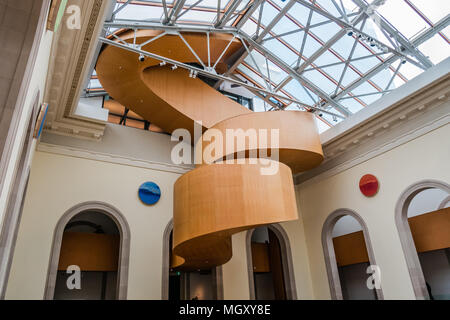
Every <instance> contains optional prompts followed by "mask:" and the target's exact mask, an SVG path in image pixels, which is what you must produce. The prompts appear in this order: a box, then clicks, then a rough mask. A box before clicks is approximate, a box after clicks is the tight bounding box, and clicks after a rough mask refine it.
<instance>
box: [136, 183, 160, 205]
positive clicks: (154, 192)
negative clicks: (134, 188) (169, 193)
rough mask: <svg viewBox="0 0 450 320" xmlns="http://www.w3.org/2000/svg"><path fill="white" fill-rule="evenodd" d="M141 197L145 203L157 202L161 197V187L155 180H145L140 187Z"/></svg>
mask: <svg viewBox="0 0 450 320" xmlns="http://www.w3.org/2000/svg"><path fill="white" fill-rule="evenodd" d="M139 198H140V199H141V201H142V202H143V203H145V204H155V203H157V202H158V201H159V198H161V189H159V187H158V185H157V184H156V183H154V182H145V183H143V184H141V186H140V187H139Z"/></svg>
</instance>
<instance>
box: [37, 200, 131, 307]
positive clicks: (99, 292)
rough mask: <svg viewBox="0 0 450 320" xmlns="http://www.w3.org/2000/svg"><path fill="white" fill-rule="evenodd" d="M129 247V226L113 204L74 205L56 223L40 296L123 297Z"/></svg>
mask: <svg viewBox="0 0 450 320" xmlns="http://www.w3.org/2000/svg"><path fill="white" fill-rule="evenodd" d="M129 251H130V231H129V227H128V225H127V223H126V221H125V219H124V218H123V216H122V215H121V214H120V213H119V212H118V211H117V210H116V209H115V208H114V207H112V206H110V205H107V204H104V203H99V202H91V203H84V204H80V205H78V206H75V207H74V208H72V209H70V210H69V211H68V212H66V213H65V214H64V215H63V217H62V218H61V219H60V220H59V222H58V224H57V227H56V230H55V235H54V240H53V249H52V254H51V259H50V266H49V273H48V277H47V287H46V291H45V297H44V298H45V299H55V300H71V299H83V300H84V299H86V300H113V299H126V294H127V281H128V259H129ZM75 270H76V271H75ZM78 271H79V272H78ZM76 273H78V274H79V276H78V275H76ZM76 277H78V279H79V286H75V288H74V287H73V286H71V285H70V284H72V285H73V284H74V283H76V280H74V279H77V278H76ZM69 283H70V284H69Z"/></svg>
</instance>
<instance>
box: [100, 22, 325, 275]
mask: <svg viewBox="0 0 450 320" xmlns="http://www.w3.org/2000/svg"><path fill="white" fill-rule="evenodd" d="M160 33H161V32H160V31H154V30H140V31H138V32H137V34H136V43H137V44H142V43H144V42H146V41H148V40H150V39H153V38H154V37H156V36H158V35H159V34H160ZM120 37H121V38H122V39H125V41H127V42H130V43H131V42H133V41H134V32H131V31H128V32H125V33H123V34H121V36H120ZM183 37H184V38H185V39H186V41H187V42H188V43H189V44H190V46H191V47H192V48H193V50H194V51H195V52H196V53H197V55H198V57H199V58H200V59H202V61H207V60H208V58H207V51H206V37H205V36H204V35H203V34H197V33H183ZM230 40H232V39H231V37H230V36H229V35H225V34H212V35H210V47H211V63H215V62H216V60H217V59H218V57H219V56H220V54H221V53H222V51H223V50H224V48H225V47H226V46H227V45H228V43H229V42H230ZM240 47H241V45H240V43H239V42H238V40H233V41H232V42H231V45H230V46H229V49H228V50H227V52H226V54H225V55H223V57H222V58H221V60H220V61H217V68H216V69H217V71H218V72H224V71H226V63H225V61H226V60H227V59H228V58H229V57H230V56H231V55H233V54H234V53H235V52H236V51H237V50H239V49H240ZM174 48H176V50H174ZM142 49H143V50H146V51H149V52H152V53H155V54H158V55H162V56H165V57H168V58H171V59H174V60H178V61H182V62H185V63H195V62H197V58H196V57H195V56H194V55H193V54H192V52H191V51H190V50H189V49H188V48H187V46H186V45H185V44H184V42H183V41H182V40H181V39H180V38H179V37H178V36H175V35H173V36H171V35H166V36H163V37H161V38H158V39H156V40H154V41H152V42H150V43H148V44H146V45H145V46H143V48H142ZM96 70H97V75H98V78H99V80H100V82H101V83H102V85H103V87H104V88H105V90H106V91H107V92H108V93H109V94H110V95H111V96H112V97H113V98H114V99H115V100H117V101H119V102H120V103H121V104H123V105H125V106H127V107H128V108H130V109H131V110H133V111H134V112H136V113H138V114H139V115H141V116H142V117H143V118H145V119H147V120H149V121H151V122H152V123H154V124H155V125H157V126H159V127H160V128H162V129H164V130H165V131H166V132H169V133H171V132H173V131H174V130H176V129H179V128H185V129H187V130H189V131H190V132H191V134H192V135H193V133H194V121H197V122H199V121H201V122H202V126H203V132H204V137H208V136H211V135H213V134H214V133H221V134H222V135H223V136H226V132H227V129H233V130H239V129H242V131H243V132H247V133H248V132H251V131H252V130H254V131H255V132H256V140H257V141H258V142H259V141H262V140H264V139H263V135H262V134H260V132H262V131H264V130H266V132H269V133H268V134H269V136H270V132H271V130H277V131H278V133H279V134H278V137H279V139H278V145H276V146H273V145H270V144H269V145H268V146H267V145H264V144H262V145H261V144H258V145H257V146H256V147H255V146H254V145H253V144H251V143H250V142H249V141H250V140H249V141H246V140H243V141H244V143H243V144H240V145H239V144H237V145H236V148H235V149H233V150H232V151H230V150H228V149H226V148H220V149H217V148H216V149H215V152H214V153H213V154H212V155H211V157H210V159H209V160H210V161H202V162H201V165H199V166H198V167H197V168H196V169H194V170H192V171H191V172H188V173H186V174H185V175H183V176H181V177H180V178H179V179H178V180H177V181H176V183H175V188H174V219H173V221H174V228H173V252H174V253H175V254H176V255H177V256H179V257H180V258H178V259H174V261H175V266H179V267H181V268H183V269H202V268H210V267H212V266H217V265H221V264H223V263H225V262H227V261H228V260H229V259H231V257H232V245H231V236H232V235H233V234H235V233H237V232H240V231H243V230H246V229H250V228H254V227H256V226H260V225H266V224H271V223H277V222H282V221H289V220H295V219H297V218H298V213H297V206H296V199H295V193H294V186H293V179H292V172H295V173H296V172H301V171H304V170H308V169H310V168H313V167H315V166H317V165H319V164H320V162H321V161H322V160H323V153H322V147H321V144H320V140H319V136H318V133H317V128H316V125H315V122H314V117H313V115H312V114H310V113H306V112H300V111H277V112H267V113H253V112H251V111H249V110H248V109H246V108H245V107H243V106H241V105H240V104H238V103H236V102H234V101H232V100H231V99H228V98H227V97H225V96H224V95H222V94H221V93H219V92H217V91H216V90H214V89H213V88H211V87H210V86H208V85H207V84H205V83H204V82H203V81H201V80H200V79H193V78H190V77H189V76H188V71H187V70H183V69H181V68H178V69H176V70H172V68H170V66H160V64H159V61H157V60H154V59H150V58H146V60H145V61H144V62H140V61H139V59H138V55H137V54H136V53H133V52H129V51H126V50H123V49H120V48H117V47H115V46H106V47H105V48H103V51H102V52H101V54H100V56H99V59H98V62H97V67H96ZM249 130H250V131H249ZM260 130H262V131H260ZM212 141H213V140H210V141H203V139H202V141H200V142H199V143H197V145H196V148H197V149H199V148H203V149H208V146H209V149H211V146H210V143H212ZM245 141H246V142H245ZM268 142H269V143H270V142H272V141H270V137H269V140H268ZM274 154H278V155H279V157H278V158H276V159H275V160H274V159H273V155H274ZM268 155H270V157H269V158H270V159H272V160H267V159H265V161H264V162H261V161H259V160H260V157H261V158H266V157H268ZM230 156H232V157H234V158H241V159H240V162H238V163H233V164H226V163H221V162H223V161H224V160H225V159H229V158H230ZM251 157H255V158H251ZM278 161H279V162H278ZM241 162H244V163H241ZM267 166H272V167H276V168H277V170H276V171H275V172H274V173H273V174H270V175H264V174H261V172H262V171H261V169H263V168H265V167H267Z"/></svg>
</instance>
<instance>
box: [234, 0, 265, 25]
mask: <svg viewBox="0 0 450 320" xmlns="http://www.w3.org/2000/svg"><path fill="white" fill-rule="evenodd" d="M263 1H264V0H254V1H253V3H252V5H251V6H250V8H248V9H247V12H245V14H244V15H243V16H242V18H241V19H239V21H238V23H237V24H236V29H240V28H241V27H242V26H243V25H244V24H245V23H246V22H247V20H248V19H249V18H250V17H251V16H252V14H253V13H254V12H255V11H256V9H258V7H259V6H260V5H261V3H262V2H263Z"/></svg>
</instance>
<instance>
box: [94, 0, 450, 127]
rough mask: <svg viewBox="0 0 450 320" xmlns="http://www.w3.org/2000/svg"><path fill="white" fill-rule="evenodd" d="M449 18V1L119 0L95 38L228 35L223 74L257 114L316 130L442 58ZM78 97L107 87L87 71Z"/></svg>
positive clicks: (448, 46)
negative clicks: (306, 116)
mask: <svg viewBox="0 0 450 320" xmlns="http://www.w3.org/2000/svg"><path fill="white" fill-rule="evenodd" d="M449 24H450V1H448V0H375V1H373V0H372V1H366V0H285V1H283V0H185V1H184V0H174V1H170V0H165V1H144V0H140V1H138V0H117V1H116V3H115V5H114V9H113V10H112V14H111V16H110V17H108V18H107V21H106V23H105V27H104V34H103V36H108V35H111V34H113V33H115V32H116V31H118V30H122V29H124V28H137V29H139V28H147V29H152V28H155V29H158V30H166V28H167V30H168V29H169V28H176V30H177V31H176V32H180V33H182V32H183V31H184V30H189V31H190V30H191V29H192V28H196V30H198V31H197V32H205V33H206V32H210V33H211V32H228V33H231V34H233V35H235V36H237V37H238V38H240V39H241V41H243V43H245V44H246V47H247V48H246V50H245V51H244V52H243V54H242V56H241V57H237V59H236V61H234V62H233V63H232V67H231V69H230V70H229V71H228V72H227V73H226V74H224V75H223V76H226V77H227V78H229V79H230V80H231V79H233V80H234V81H240V82H242V83H244V82H246V83H247V84H250V85H251V86H252V88H249V87H248V86H247V87H246V89H247V90H249V91H251V92H252V94H253V95H254V98H253V99H254V101H253V105H254V108H255V111H268V110H274V109H286V110H298V109H300V110H308V111H311V112H314V113H315V114H316V116H317V119H318V121H317V123H318V126H319V130H320V132H322V131H324V130H326V129H328V128H329V127H331V126H333V125H335V124H337V123H339V122H340V121H342V120H344V119H345V118H346V117H348V116H349V115H351V114H353V113H356V112H358V111H359V110H361V109H363V108H365V107H367V106H369V105H370V104H372V103H373V102H374V101H376V100H377V99H379V98H380V97H382V96H383V95H385V94H386V93H388V92H390V91H391V90H393V89H395V88H397V87H399V86H401V85H403V84H404V83H406V82H407V81H408V80H410V79H412V78H414V77H415V76H417V75H418V74H420V73H421V72H423V71H425V70H426V69H428V68H430V67H432V66H433V65H435V64H437V63H439V62H440V61H442V60H444V59H445V58H447V57H449V56H450V43H449V37H450V26H449ZM172 30H173V29H172ZM216 80H217V84H216V88H219V86H220V84H222V83H223V82H226V80H225V81H224V80H223V79H216ZM86 94H87V95H96V94H105V93H104V92H103V91H102V87H101V83H100V82H99V81H98V79H97V77H96V74H95V71H93V74H92V77H91V79H90V81H89V84H88V87H87V88H86Z"/></svg>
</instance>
